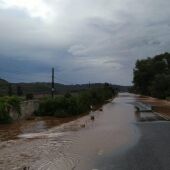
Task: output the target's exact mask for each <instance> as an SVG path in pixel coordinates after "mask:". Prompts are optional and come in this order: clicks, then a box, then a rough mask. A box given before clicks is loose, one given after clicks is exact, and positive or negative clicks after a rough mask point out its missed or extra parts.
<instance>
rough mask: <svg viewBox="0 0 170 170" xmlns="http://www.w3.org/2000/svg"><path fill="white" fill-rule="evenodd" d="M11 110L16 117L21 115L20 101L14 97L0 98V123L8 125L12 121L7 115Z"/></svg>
mask: <svg viewBox="0 0 170 170" xmlns="http://www.w3.org/2000/svg"><path fill="white" fill-rule="evenodd" d="M11 109H13V110H15V111H16V112H17V114H18V116H20V115H21V111H20V99H19V98H18V97H15V96H12V97H0V123H9V122H11V121H12V118H11V117H10V113H9V112H10V110H11Z"/></svg>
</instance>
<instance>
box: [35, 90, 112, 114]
mask: <svg viewBox="0 0 170 170" xmlns="http://www.w3.org/2000/svg"><path fill="white" fill-rule="evenodd" d="M114 95H115V93H114V90H112V88H111V87H103V88H93V89H89V90H85V91H82V92H79V93H78V94H77V95H69V97H68V95H64V96H57V97H55V98H54V99H52V98H46V99H44V100H43V101H41V103H40V106H39V109H38V112H37V113H36V115H40V116H57V117H65V116H70V115H72V116H75V115H79V114H82V113H86V112H88V111H89V110H90V105H94V106H95V105H98V104H103V103H104V102H105V101H106V100H108V99H110V98H112V97H113V96H114Z"/></svg>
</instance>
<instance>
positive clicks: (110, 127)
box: [0, 93, 140, 170]
mask: <svg viewBox="0 0 170 170" xmlns="http://www.w3.org/2000/svg"><path fill="white" fill-rule="evenodd" d="M135 100H136V97H135V95H132V94H128V93H120V94H119V96H118V97H117V98H115V99H114V100H113V101H111V102H110V103H108V104H106V105H104V106H103V110H102V111H101V110H100V111H95V112H93V113H91V114H92V115H94V117H95V120H91V119H90V115H87V116H84V117H82V118H79V119H77V120H74V121H72V122H69V123H64V124H62V125H60V126H55V127H52V126H51V127H52V128H50V126H47V125H44V123H43V121H42V122H41V123H40V122H39V123H38V125H37V124H36V123H35V122H34V121H33V122H32V123H33V127H34V129H36V128H37V129H38V130H37V131H35V130H33V131H32V130H30V129H29V128H30V126H29V128H28V129H29V130H28V129H27V128H25V129H24V126H23V130H22V131H20V133H18V131H17V133H15V132H14V133H15V135H13V137H12V138H6V140H5V141H2V140H1V142H0V170H13V169H15V170H20V169H21V170H22V169H23V168H24V167H29V169H30V170H47V169H48V170H73V169H74V170H97V169H98V167H97V165H98V161H100V159H102V158H104V157H107V156H108V155H110V154H118V153H119V152H122V151H123V150H126V149H128V148H130V147H132V146H133V145H135V144H136V142H137V141H138V139H139V137H140V133H139V131H138V128H137V127H136V125H135V122H136V118H135V114H134V113H135V108H134V105H133V103H134V102H135ZM44 126H45V127H46V128H44ZM41 127H42V128H41ZM26 129H27V130H26ZM42 129H43V130H42ZM1 131H2V129H1ZM11 133H12V132H11ZM16 134H17V138H16V137H15V136H16ZM9 136H10V135H9ZM1 139H2V135H1ZM7 139H8V140H7ZM9 139H10V140H9ZM106 170H107V168H106Z"/></svg>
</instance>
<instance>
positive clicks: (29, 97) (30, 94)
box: [26, 93, 34, 100]
mask: <svg viewBox="0 0 170 170" xmlns="http://www.w3.org/2000/svg"><path fill="white" fill-rule="evenodd" d="M33 99H34V95H33V94H32V93H28V94H26V100H33Z"/></svg>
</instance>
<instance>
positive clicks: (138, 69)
mask: <svg viewBox="0 0 170 170" xmlns="http://www.w3.org/2000/svg"><path fill="white" fill-rule="evenodd" d="M133 83H134V90H135V91H136V92H137V93H140V94H143V95H150V96H153V97H157V98H161V99H165V98H169V97H170V54H169V53H164V54H160V55H157V56H155V57H153V58H150V57H149V58H147V59H142V60H137V62H136V66H135V69H134V79H133Z"/></svg>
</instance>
